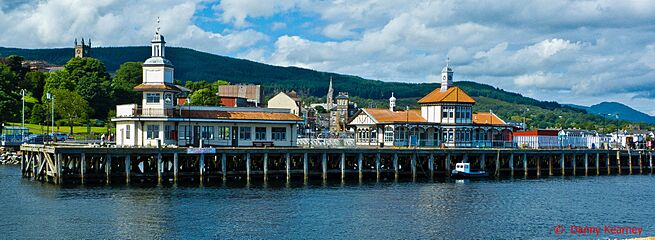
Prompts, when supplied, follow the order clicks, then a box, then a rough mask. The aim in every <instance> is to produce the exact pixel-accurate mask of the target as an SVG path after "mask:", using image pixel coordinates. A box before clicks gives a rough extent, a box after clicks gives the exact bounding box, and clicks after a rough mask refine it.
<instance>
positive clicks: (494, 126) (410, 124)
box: [349, 65, 513, 147]
mask: <svg viewBox="0 0 655 240" xmlns="http://www.w3.org/2000/svg"><path fill="white" fill-rule="evenodd" d="M441 75H442V80H441V87H440V88H437V89H435V90H434V91H432V92H431V93H429V94H428V95H426V96H425V97H423V98H421V99H420V100H419V101H418V103H419V104H420V105H421V109H420V110H409V109H407V110H396V98H395V97H394V96H393V93H392V96H391V98H389V109H381V108H362V109H361V110H360V111H358V112H357V113H356V114H355V115H354V117H353V118H351V121H350V123H349V125H350V126H353V127H355V134H356V135H355V140H356V143H357V144H358V145H384V146H447V147H512V132H513V127H512V126H510V125H508V124H506V123H505V122H504V121H503V120H502V119H500V118H499V117H498V116H496V115H495V114H493V113H492V112H484V113H475V112H473V105H474V104H475V100H474V99H473V98H471V97H470V96H469V95H468V94H466V92H464V90H462V89H460V88H459V87H456V86H454V85H453V70H452V69H451V68H450V67H448V65H446V67H444V68H443V70H442V73H441Z"/></svg>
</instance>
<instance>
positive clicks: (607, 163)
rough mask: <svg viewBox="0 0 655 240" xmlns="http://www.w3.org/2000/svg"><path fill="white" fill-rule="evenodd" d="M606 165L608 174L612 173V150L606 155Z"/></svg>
mask: <svg viewBox="0 0 655 240" xmlns="http://www.w3.org/2000/svg"><path fill="white" fill-rule="evenodd" d="M605 167H607V175H608V176H609V175H610V173H611V172H612V168H611V167H610V152H609V151H608V152H607V155H605Z"/></svg>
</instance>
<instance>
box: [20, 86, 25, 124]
mask: <svg viewBox="0 0 655 240" xmlns="http://www.w3.org/2000/svg"><path fill="white" fill-rule="evenodd" d="M25 92H26V90H25V89H21V90H20V95H21V96H22V99H23V124H22V125H21V127H23V129H24V128H25Z"/></svg>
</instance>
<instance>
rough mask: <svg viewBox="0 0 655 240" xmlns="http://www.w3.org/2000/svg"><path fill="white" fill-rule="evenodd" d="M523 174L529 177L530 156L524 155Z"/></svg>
mask: <svg viewBox="0 0 655 240" xmlns="http://www.w3.org/2000/svg"><path fill="white" fill-rule="evenodd" d="M523 172H524V173H525V175H524V176H525V177H528V154H525V153H524V154H523Z"/></svg>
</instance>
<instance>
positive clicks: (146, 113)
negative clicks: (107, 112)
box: [116, 104, 176, 117]
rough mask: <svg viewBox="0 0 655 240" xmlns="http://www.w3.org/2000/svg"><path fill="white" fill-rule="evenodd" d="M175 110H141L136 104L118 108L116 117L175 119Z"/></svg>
mask: <svg viewBox="0 0 655 240" xmlns="http://www.w3.org/2000/svg"><path fill="white" fill-rule="evenodd" d="M175 113H176V112H175V109H164V108H141V107H139V106H138V105H136V104H125V105H118V106H116V117H174V116H176V115H175Z"/></svg>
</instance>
